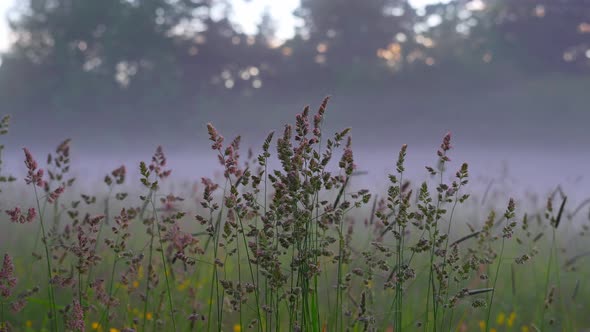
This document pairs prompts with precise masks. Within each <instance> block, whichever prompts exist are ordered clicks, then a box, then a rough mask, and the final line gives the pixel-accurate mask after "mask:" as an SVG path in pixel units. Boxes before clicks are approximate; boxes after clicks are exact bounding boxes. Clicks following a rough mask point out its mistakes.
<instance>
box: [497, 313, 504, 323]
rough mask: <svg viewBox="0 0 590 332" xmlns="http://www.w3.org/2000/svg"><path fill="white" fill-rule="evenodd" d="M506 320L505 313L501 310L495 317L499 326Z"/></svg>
mask: <svg viewBox="0 0 590 332" xmlns="http://www.w3.org/2000/svg"><path fill="white" fill-rule="evenodd" d="M505 321H506V315H505V314H504V313H503V312H501V313H499V314H498V317H497V318H496V323H497V324H498V325H500V326H502V325H504V322H505Z"/></svg>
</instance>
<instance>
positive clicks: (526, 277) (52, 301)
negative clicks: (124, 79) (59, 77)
mask: <svg viewBox="0 0 590 332" xmlns="http://www.w3.org/2000/svg"><path fill="white" fill-rule="evenodd" d="M327 104H328V99H326V100H324V102H323V103H322V104H321V106H320V107H319V109H318V111H317V112H316V113H315V114H311V113H312V112H311V110H310V108H309V107H307V108H305V109H304V111H303V112H302V113H300V114H298V115H297V116H296V119H295V123H294V124H293V125H286V126H285V127H284V130H283V131H282V132H281V133H280V134H275V133H270V134H269V135H268V137H267V139H266V140H265V141H264V143H263V145H262V149H261V151H260V154H259V155H258V156H255V155H254V154H251V153H250V154H249V155H248V156H247V157H246V158H243V157H242V156H241V155H240V137H239V136H238V137H236V138H235V139H233V140H231V141H229V142H226V140H225V139H224V137H223V136H222V135H221V134H220V133H218V132H217V130H216V129H215V127H214V126H213V125H211V124H209V125H208V133H209V137H210V140H211V147H212V150H213V153H215V154H216V155H217V157H218V159H219V161H220V167H222V169H223V176H222V177H220V178H218V179H207V178H203V179H202V180H201V182H200V184H199V190H198V191H190V190H189V191H177V192H171V193H168V192H166V190H165V189H163V188H166V186H165V185H166V183H168V182H169V181H170V179H169V176H170V174H171V172H172V168H170V167H171V166H170V165H168V164H167V160H166V156H165V153H164V149H163V148H162V147H158V148H157V149H156V152H155V153H154V155H153V157H152V159H151V161H150V162H141V163H139V164H138V167H137V169H138V170H139V173H140V175H141V178H140V182H139V183H136V184H133V183H131V184H130V183H126V177H127V170H126V168H125V167H124V166H121V167H118V168H116V169H115V170H113V171H111V172H108V173H107V174H106V175H105V179H104V188H96V192H94V193H79V192H77V191H76V186H75V179H73V178H71V177H70V176H69V173H70V169H69V161H70V158H71V156H70V140H66V141H64V142H63V143H61V144H60V145H59V146H58V148H57V149H56V151H55V152H54V153H53V154H52V155H50V157H49V158H48V161H47V166H46V167H40V166H39V164H38V163H37V161H36V160H35V158H34V156H33V154H32V153H30V152H29V151H28V150H25V160H26V164H25V166H26V167H27V172H28V173H27V178H26V179H25V183H26V184H27V185H29V186H32V187H33V190H32V191H33V192H34V193H35V195H34V197H33V196H32V195H29V197H30V199H28V200H27V199H25V200H22V201H20V202H19V205H22V206H27V208H26V209H23V210H21V208H20V207H19V206H11V207H10V208H9V209H8V210H6V211H7V214H6V217H5V220H4V223H3V225H2V227H3V230H6V232H8V233H9V234H12V236H11V238H12V240H11V241H8V237H6V238H5V237H4V236H3V237H2V240H3V241H2V244H1V245H0V250H1V253H2V254H3V256H4V257H5V258H4V262H3V265H2V267H1V269H0V309H1V310H0V331H5V330H6V331H62V330H72V331H76V330H97V331H109V332H110V331H113V332H114V331H161V330H166V331H246V330H251V331H317V332H323V331H486V332H488V331H496V332H497V331H546V330H551V331H575V330H580V329H583V328H588V327H590V319H589V318H588V317H587V315H585V314H584V313H585V308H587V307H588V306H589V305H590V303H589V302H590V301H589V300H588V299H589V296H588V295H589V294H588V292H589V291H590V290H589V289H588V286H587V284H586V283H585V282H584V280H587V277H588V275H589V272H590V269H589V268H588V265H587V260H585V258H586V257H587V256H588V255H587V251H583V250H579V249H578V248H577V247H576V245H575V244H576V243H580V241H585V240H586V238H587V236H588V235H587V233H588V230H589V229H590V227H589V226H588V225H589V222H588V220H584V219H583V218H581V217H579V216H578V217H576V218H574V215H576V214H577V213H578V212H579V211H580V209H583V206H582V207H576V208H573V207H572V208H570V207H569V206H568V205H567V197H566V196H565V194H564V193H561V192H560V194H561V197H560V198H561V200H559V201H557V204H559V208H558V209H557V211H555V210H554V209H553V204H554V202H553V201H554V200H557V199H558V198H556V197H557V195H556V194H554V195H551V196H550V197H547V204H546V206H542V207H540V206H534V204H531V203H530V202H529V200H530V198H528V197H520V198H518V197H517V198H510V199H509V200H507V202H491V203H492V204H490V202H486V205H488V206H489V205H492V206H495V207H496V208H495V209H493V210H492V211H481V210H482V208H481V206H482V205H483V204H482V203H484V202H482V200H481V199H478V198H477V197H471V196H470V193H469V166H468V164H467V163H463V164H460V165H459V167H457V170H456V171H453V170H452V168H453V167H455V166H454V163H453V162H452V161H451V157H450V156H451V155H452V145H451V140H452V137H451V134H450V133H449V134H446V135H445V136H444V137H443V140H442V143H441V144H440V147H439V148H438V149H437V150H435V151H434V152H435V153H434V154H433V160H434V161H435V162H436V164H435V166H428V167H426V169H425V172H427V173H428V174H430V176H431V180H430V181H427V182H424V183H421V184H418V185H413V184H412V182H410V181H409V180H408V179H407V178H406V176H404V173H405V166H404V164H405V160H406V158H408V156H409V157H411V148H410V147H408V146H406V145H403V146H402V147H401V148H400V151H399V154H398V158H397V160H396V161H395V160H394V162H395V168H394V169H392V174H390V175H389V176H388V177H387V178H386V180H387V181H388V182H389V185H388V189H387V191H386V192H385V193H376V194H375V193H371V192H370V190H367V189H362V188H356V187H355V186H354V181H353V180H354V178H355V177H356V176H360V175H359V173H357V171H356V162H355V159H354V153H353V145H352V138H351V135H350V130H349V129H345V130H342V131H340V132H337V133H335V134H333V135H331V136H328V135H327V134H325V133H324V132H323V131H322V127H323V122H324V117H325V112H326V108H327ZM0 127H1V128H0V129H1V130H2V132H1V133H2V134H6V133H7V129H8V118H5V119H4V120H3V121H2V122H1V123H0ZM275 151H276V152H275ZM273 158H276V159H278V161H279V162H280V165H281V167H279V168H278V169H270V168H269V166H268V165H269V161H270V160H272V159H273ZM0 165H1V164H0ZM134 168H135V167H134ZM41 169H43V170H45V171H46V172H43V171H41ZM1 171H2V174H0V175H4V174H3V173H4V170H1ZM15 180H16V179H14V178H13V177H10V176H8V175H6V176H0V181H2V182H13V183H4V187H5V188H10V190H5V192H3V193H1V194H0V195H2V197H3V200H4V202H7V201H9V200H10V196H9V195H10V192H15V191H18V190H24V188H21V187H20V186H21V185H22V184H23V182H22V180H18V182H14V181H15ZM133 192H138V194H132V193H133ZM103 193H104V194H103ZM504 194H507V193H504ZM475 196H479V195H475ZM481 196H482V197H484V198H483V200H484V201H485V200H486V197H488V193H487V192H485V193H483V194H482V195H481ZM508 196H509V195H508ZM4 205H6V204H4ZM29 206H31V207H30V208H28V207H29ZM525 209H526V210H525ZM500 211H501V212H500ZM571 211H573V212H571ZM482 212H483V213H485V214H487V215H488V217H487V218H485V219H484V220H480V221H478V222H475V223H474V222H466V220H474V219H476V220H477V219H478V216H479V215H480V213H482ZM51 220H53V223H52V224H48V223H47V222H48V221H49V223H51V222H50V221H51ZM573 220H575V222H574V221H573ZM39 242H40V244H41V245H42V246H43V248H42V249H41V250H42V251H41V253H39V246H38V244H39ZM568 243H569V244H570V245H567V246H564V244H568ZM4 254H5V255H4ZM43 274H45V275H46V277H45V278H41V277H37V276H42V275H43ZM42 294H47V295H46V296H43V295H42Z"/></svg>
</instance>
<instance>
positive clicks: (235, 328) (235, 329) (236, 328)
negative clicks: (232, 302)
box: [234, 324, 242, 332]
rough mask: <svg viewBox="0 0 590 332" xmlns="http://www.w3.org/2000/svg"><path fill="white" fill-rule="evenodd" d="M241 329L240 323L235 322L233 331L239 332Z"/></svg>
mask: <svg viewBox="0 0 590 332" xmlns="http://www.w3.org/2000/svg"><path fill="white" fill-rule="evenodd" d="M240 331H242V326H241V325H240V324H235V325H234V332H240Z"/></svg>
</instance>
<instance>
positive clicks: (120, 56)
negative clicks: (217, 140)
mask: <svg viewBox="0 0 590 332" xmlns="http://www.w3.org/2000/svg"><path fill="white" fill-rule="evenodd" d="M231 10H232V8H231V2H229V1H227V0H175V1H170V0H101V1H95V0H29V2H28V4H27V6H26V7H25V8H24V10H22V11H21V12H19V13H18V15H17V16H15V18H14V19H13V20H11V21H10V22H9V24H10V28H11V30H12V36H13V38H14V43H13V44H12V46H11V48H10V50H9V51H8V52H6V54H4V55H3V58H2V59H3V60H2V66H1V67H0V98H1V99H2V104H4V105H10V107H13V108H17V109H23V110H24V109H38V108H39V107H43V108H47V109H60V108H68V107H70V108H81V107H84V108H85V109H89V110H92V109H94V107H96V105H100V104H103V105H105V104H106V105H123V106H124V107H128V108H131V109H134V108H137V107H141V106H142V105H163V106H166V107H182V106H185V105H190V104H191V103H194V102H195V100H196V99H197V98H199V97H200V96H203V95H219V94H221V95H223V94H228V93H231V94H234V95H236V94H239V95H244V94H245V95H252V94H257V93H273V94H276V93H289V92H290V91H306V89H307V90H309V89H314V88H317V87H321V86H324V87H325V86H344V87H348V88H350V89H360V88H362V87H371V88H377V89H379V88H389V87H391V86H395V87H404V86H405V87H407V86H410V87H413V86H422V85H423V84H426V83H428V82H436V81H440V80H454V81H453V82H457V84H459V83H460V82H469V84H472V82H474V81H481V82H484V81H486V80H490V79H491V80H497V81H499V82H501V81H502V80H507V79H510V77H512V75H516V74H518V75H537V74H544V73H554V72H560V73H566V74H567V75H587V74H588V72H589V69H590V0H560V1H546V0H545V1H543V0H522V1H521V0H519V1H514V0H454V1H451V2H449V3H447V4H437V5H430V6H427V7H425V8H421V9H416V8H413V7H412V6H411V5H410V4H409V3H408V1H407V0H363V1H358V0H302V1H301V5H300V7H299V8H298V9H297V10H296V12H295V13H294V14H295V15H296V16H298V17H299V18H300V19H301V20H302V21H303V23H304V24H303V25H302V27H299V28H297V31H296V34H295V36H294V37H293V38H291V39H289V40H286V41H279V40H277V38H276V24H275V20H276V18H273V17H271V16H270V15H269V14H268V13H265V14H264V15H263V16H262V17H261V18H260V23H259V27H258V33H257V34H255V35H247V34H245V33H243V32H242V31H241V30H240V28H239V27H238V26H237V25H236V23H235V22H233V21H232V20H231V19H230V13H231ZM478 77H479V78H485V79H482V80H477V79H473V78H478Z"/></svg>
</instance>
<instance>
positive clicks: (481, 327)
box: [479, 320, 486, 331]
mask: <svg viewBox="0 0 590 332" xmlns="http://www.w3.org/2000/svg"><path fill="white" fill-rule="evenodd" d="M479 328H480V330H482V331H485V329H486V322H484V321H483V320H480V321H479Z"/></svg>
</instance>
